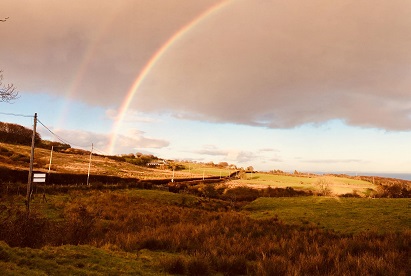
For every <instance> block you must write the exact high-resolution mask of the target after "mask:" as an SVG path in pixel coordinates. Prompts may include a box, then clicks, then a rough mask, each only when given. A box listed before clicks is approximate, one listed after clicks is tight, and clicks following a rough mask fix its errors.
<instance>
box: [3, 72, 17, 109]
mask: <svg viewBox="0 0 411 276" xmlns="http://www.w3.org/2000/svg"><path fill="white" fill-rule="evenodd" d="M18 97H19V93H18V92H17V91H16V87H15V86H14V84H7V85H6V84H3V71H2V70H0V102H11V101H12V100H15V99H18Z"/></svg>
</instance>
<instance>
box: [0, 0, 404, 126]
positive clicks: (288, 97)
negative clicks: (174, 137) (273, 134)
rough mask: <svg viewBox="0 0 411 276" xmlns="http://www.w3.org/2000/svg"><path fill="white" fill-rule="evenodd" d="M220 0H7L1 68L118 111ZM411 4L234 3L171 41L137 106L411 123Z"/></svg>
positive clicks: (236, 119) (28, 83) (263, 120)
mask: <svg viewBox="0 0 411 276" xmlns="http://www.w3.org/2000/svg"><path fill="white" fill-rule="evenodd" d="M220 2H221V1H220V0H197V1H189V0H172V1H159V0H154V1H153V0H138V1H137V0H134V1H133V0H130V1H98V0H85V1H81V2H80V1H78V2H75V3H72V2H69V1H58V2H57V1H52V0H41V1H40V0H39V1H29V2H27V1H14V0H4V1H2V12H3V13H4V14H5V16H9V17H10V19H9V20H8V21H7V22H4V23H3V24H1V26H0V32H1V35H2V37H5V38H7V39H3V40H2V43H1V44H0V60H1V62H2V64H1V66H2V68H0V69H3V70H4V71H5V74H7V81H8V82H12V83H14V84H15V85H16V86H17V87H18V89H19V91H21V94H24V93H25V92H31V93H39V92H45V93H49V94H53V95H60V96H63V97H69V98H74V99H76V100H81V101H84V102H86V103H87V104H90V105H95V106H103V107H107V108H115V109H117V108H118V107H119V106H120V105H121V103H122V102H123V100H124V99H125V97H126V96H127V93H128V90H129V89H130V87H131V86H132V84H133V82H134V81H135V79H136V77H137V76H138V75H139V73H140V72H141V71H142V70H143V68H144V67H145V65H146V64H147V62H148V61H149V60H150V59H151V58H152V57H153V55H154V54H155V53H156V52H157V51H158V49H159V48H160V47H161V46H162V45H164V43H165V42H166V41H167V40H168V39H169V38H170V37H171V36H172V35H173V34H175V33H176V32H178V31H179V30H180V29H181V28H182V27H183V26H186V25H187V24H188V23H190V22H192V20H193V19H195V18H196V17H197V16H198V15H200V14H202V13H203V12H204V11H205V10H207V9H208V8H210V7H212V6H213V5H215V4H216V3H220ZM410 9H411V2H409V1H403V0H392V1H389V2H388V1H384V0H364V1H354V0H336V1H327V0H312V1H298V0H289V1H279V0H277V1H262V0H261V1H232V2H231V3H230V4H229V5H227V6H225V8H224V9H222V10H220V11H219V12H218V13H215V14H213V15H211V16H209V17H207V18H206V19H204V20H203V21H201V22H200V23H199V24H197V25H196V26H195V27H194V28H193V29H191V30H190V31H189V32H187V34H186V35H184V36H183V37H180V38H179V39H178V40H176V41H175V43H173V44H172V46H171V47H169V48H168V49H167V51H166V52H165V54H164V55H163V56H162V58H161V59H160V60H159V61H158V62H157V63H156V64H155V66H154V67H153V69H152V70H151V71H150V72H149V74H148V75H147V77H146V78H145V79H144V81H143V83H142V85H141V86H140V87H139V89H138V91H137V93H136V96H135V98H134V100H133V101H132V103H131V108H132V109H134V110H138V112H151V113H161V114H164V113H169V114H171V115H173V116H175V117H177V118H187V119H190V120H203V121H210V122H219V123H220V122H221V123H227V122H229V123H236V124H245V125H254V126H262V127H268V128H293V127H295V126H298V125H302V124H307V123H314V124H321V123H323V122H326V121H329V120H333V119H340V120H343V121H345V122H346V123H347V124H349V125H355V126H363V127H377V128H382V129H387V130H411V93H409V91H410V90H411V78H410V77H409V75H410V72H411V65H410V64H411V37H410V35H409V30H410V27H411V17H410V16H409V13H408V11H409V10H410ZM130 114H131V113H130ZM112 116H114V115H113V114H112ZM130 116H131V117H133V116H134V115H132V114H131V115H130Z"/></svg>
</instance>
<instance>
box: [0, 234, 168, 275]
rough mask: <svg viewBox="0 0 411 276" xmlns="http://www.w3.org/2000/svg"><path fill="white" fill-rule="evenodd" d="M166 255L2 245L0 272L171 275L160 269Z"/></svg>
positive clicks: (14, 273)
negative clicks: (161, 260)
mask: <svg viewBox="0 0 411 276" xmlns="http://www.w3.org/2000/svg"><path fill="white" fill-rule="evenodd" d="M164 255H166V253H162V252H153V251H150V250H140V251H139V252H138V254H137V253H131V252H124V251H121V250H118V249H116V247H115V246H113V247H112V248H110V246H106V247H105V248H96V247H93V246H89V245H79V246H75V245H63V246H59V247H54V246H45V247H43V248H41V249H32V248H18V247H15V248H12V247H9V246H8V245H7V244H6V243H4V242H2V241H0V271H1V272H2V275H159V274H161V275H168V274H165V273H164V272H162V271H161V267H160V262H159V258H162V257H163V256H164Z"/></svg>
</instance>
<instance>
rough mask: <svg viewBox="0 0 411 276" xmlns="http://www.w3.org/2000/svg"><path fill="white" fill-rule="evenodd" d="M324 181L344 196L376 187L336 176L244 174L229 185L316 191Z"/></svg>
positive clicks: (362, 193)
mask: <svg viewBox="0 0 411 276" xmlns="http://www.w3.org/2000/svg"><path fill="white" fill-rule="evenodd" d="M321 181H324V182H325V184H326V185H327V187H328V188H329V189H330V190H331V193H333V194H337V195H339V194H345V193H352V192H353V191H356V192H357V193H359V194H360V195H366V194H367V193H368V192H369V190H371V189H372V190H374V189H376V186H375V185H374V184H372V183H370V182H367V181H364V180H359V179H354V178H345V177H337V176H321V175H309V176H299V175H276V174H267V173H253V174H250V173H248V174H246V175H245V176H244V177H243V178H242V179H239V180H233V181H231V182H230V185H233V186H238V185H240V186H241V185H246V186H250V187H255V188H266V187H268V186H270V187H278V188H286V187H291V188H294V189H301V190H311V191H318V190H319V189H320V187H319V183H320V182H321Z"/></svg>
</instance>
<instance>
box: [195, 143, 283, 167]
mask: <svg viewBox="0 0 411 276" xmlns="http://www.w3.org/2000/svg"><path fill="white" fill-rule="evenodd" d="M272 151H274V150H273V149H265V150H259V151H255V152H254V151H244V150H239V149H220V148H218V147H217V146H214V145H205V146H203V148H202V149H200V150H197V151H194V153H196V154H200V155H202V156H204V155H208V156H214V157H216V158H217V157H219V158H220V159H221V161H229V162H235V163H237V164H239V165H249V164H252V163H255V162H257V161H261V160H267V161H273V162H281V161H280V159H279V158H277V157H267V155H266V152H269V153H271V152H272Z"/></svg>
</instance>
